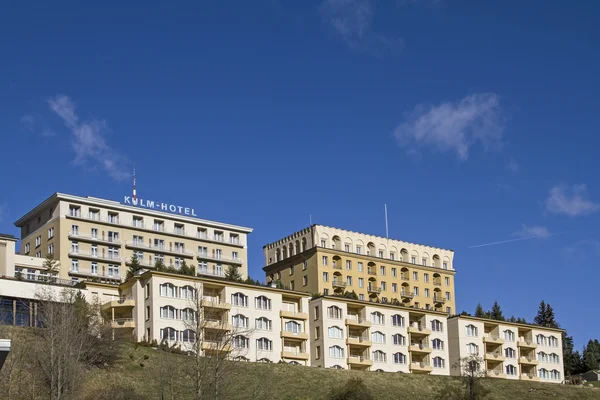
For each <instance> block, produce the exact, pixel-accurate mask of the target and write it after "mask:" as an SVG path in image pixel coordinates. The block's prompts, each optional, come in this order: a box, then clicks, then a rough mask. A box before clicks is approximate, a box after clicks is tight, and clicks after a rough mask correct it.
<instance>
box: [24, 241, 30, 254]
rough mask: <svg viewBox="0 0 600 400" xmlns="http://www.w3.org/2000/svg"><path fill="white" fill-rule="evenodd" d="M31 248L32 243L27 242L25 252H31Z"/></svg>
mask: <svg viewBox="0 0 600 400" xmlns="http://www.w3.org/2000/svg"><path fill="white" fill-rule="evenodd" d="M30 250H31V245H30V244H29V243H27V244H25V253H29V251H30Z"/></svg>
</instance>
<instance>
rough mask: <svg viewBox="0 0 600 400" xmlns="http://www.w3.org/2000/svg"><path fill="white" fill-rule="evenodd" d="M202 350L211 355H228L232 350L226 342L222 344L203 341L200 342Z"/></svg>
mask: <svg viewBox="0 0 600 400" xmlns="http://www.w3.org/2000/svg"><path fill="white" fill-rule="evenodd" d="M202 350H204V351H208V352H211V353H215V352H220V353H229V352H230V351H231V350H232V347H231V344H230V343H229V342H227V341H224V342H216V341H211V340H205V341H203V342H202Z"/></svg>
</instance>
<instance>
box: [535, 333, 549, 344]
mask: <svg viewBox="0 0 600 400" xmlns="http://www.w3.org/2000/svg"><path fill="white" fill-rule="evenodd" d="M535 340H536V342H537V344H540V345H542V346H545V345H546V344H547V340H546V336H544V335H542V334H539V335H536V337H535Z"/></svg>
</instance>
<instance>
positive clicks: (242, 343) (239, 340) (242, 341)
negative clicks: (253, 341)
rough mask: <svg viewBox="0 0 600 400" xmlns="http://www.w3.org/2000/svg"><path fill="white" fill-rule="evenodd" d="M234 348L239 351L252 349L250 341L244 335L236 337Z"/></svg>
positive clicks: (234, 338)
mask: <svg viewBox="0 0 600 400" xmlns="http://www.w3.org/2000/svg"><path fill="white" fill-rule="evenodd" d="M233 347H235V348H238V349H247V348H248V347H250V339H248V338H247V337H246V336H242V335H237V336H234V337H233Z"/></svg>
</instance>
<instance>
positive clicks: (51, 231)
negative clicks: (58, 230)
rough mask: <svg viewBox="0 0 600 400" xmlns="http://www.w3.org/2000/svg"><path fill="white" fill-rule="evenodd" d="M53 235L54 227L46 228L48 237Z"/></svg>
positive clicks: (50, 237)
mask: <svg viewBox="0 0 600 400" xmlns="http://www.w3.org/2000/svg"><path fill="white" fill-rule="evenodd" d="M53 237H54V228H48V239H52V238H53Z"/></svg>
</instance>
